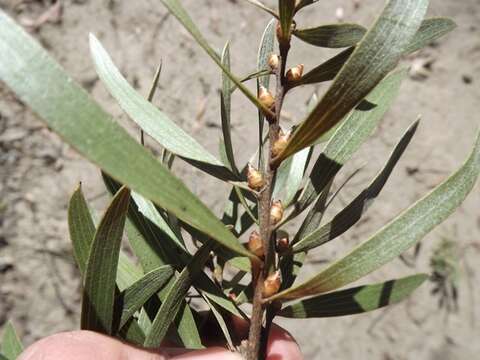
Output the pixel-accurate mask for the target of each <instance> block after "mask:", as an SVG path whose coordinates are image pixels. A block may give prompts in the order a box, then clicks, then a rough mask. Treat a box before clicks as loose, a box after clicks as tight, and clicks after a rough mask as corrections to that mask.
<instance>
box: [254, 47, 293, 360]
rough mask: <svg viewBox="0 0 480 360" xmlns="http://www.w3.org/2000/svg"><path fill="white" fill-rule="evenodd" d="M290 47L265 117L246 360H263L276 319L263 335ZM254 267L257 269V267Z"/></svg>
mask: <svg viewBox="0 0 480 360" xmlns="http://www.w3.org/2000/svg"><path fill="white" fill-rule="evenodd" d="M289 49H290V44H289V43H288V44H280V62H279V66H278V68H277V69H276V71H275V75H276V93H275V116H274V117H272V116H269V115H267V116H266V119H267V121H268V123H269V130H268V134H269V135H268V137H269V151H268V155H267V162H266V164H267V165H266V169H265V171H264V176H265V188H264V189H263V190H262V191H261V193H260V196H259V199H258V203H259V227H260V236H261V238H262V241H263V248H264V253H265V255H264V261H263V263H261V264H260V265H259V266H258V267H255V266H256V265H255V264H252V274H253V279H252V281H253V288H254V295H253V307H252V317H251V320H250V331H249V337H248V350H247V360H258V359H260V360H263V359H265V356H266V348H267V346H266V343H267V341H268V333H266V331H268V330H269V328H270V324H271V322H272V321H273V318H274V316H275V311H274V309H273V308H272V309H269V311H268V319H267V324H266V329H265V331H264V333H263V336H262V325H263V318H264V312H265V309H266V308H267V307H268V306H270V305H266V304H264V302H263V296H262V293H263V287H264V281H265V279H266V278H267V277H268V275H269V274H271V273H273V272H274V271H275V233H274V231H273V228H274V226H273V224H271V223H270V209H271V206H272V193H273V186H274V183H275V177H276V173H277V168H276V167H274V166H272V163H271V160H272V148H273V145H274V144H275V142H276V141H277V139H278V136H279V132H280V115H281V111H282V106H283V101H284V95H285V93H286V89H287V80H286V77H285V69H286V63H287V56H288V51H289ZM254 267H255V268H254Z"/></svg>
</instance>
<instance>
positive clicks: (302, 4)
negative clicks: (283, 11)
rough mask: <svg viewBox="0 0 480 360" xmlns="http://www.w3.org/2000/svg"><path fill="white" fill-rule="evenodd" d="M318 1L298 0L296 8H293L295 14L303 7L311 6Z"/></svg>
mask: <svg viewBox="0 0 480 360" xmlns="http://www.w3.org/2000/svg"><path fill="white" fill-rule="evenodd" d="M317 1H318V0H300V1H298V4H297V6H296V7H295V12H297V11H299V10H300V9H302V8H304V7H305V6H308V5H312V4H314V3H316V2H317Z"/></svg>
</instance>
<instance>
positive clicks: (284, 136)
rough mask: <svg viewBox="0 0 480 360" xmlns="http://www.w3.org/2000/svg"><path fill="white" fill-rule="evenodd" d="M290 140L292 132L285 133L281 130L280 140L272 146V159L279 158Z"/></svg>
mask: <svg viewBox="0 0 480 360" xmlns="http://www.w3.org/2000/svg"><path fill="white" fill-rule="evenodd" d="M289 139H290V131H288V132H286V133H284V132H283V131H282V130H280V133H279V134H278V139H277V140H276V141H275V142H274V143H273V145H272V157H274V158H275V157H277V155H278V154H280V153H281V152H282V151H283V150H285V148H286V147H287V144H288V140H289Z"/></svg>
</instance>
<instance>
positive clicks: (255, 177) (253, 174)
mask: <svg viewBox="0 0 480 360" xmlns="http://www.w3.org/2000/svg"><path fill="white" fill-rule="evenodd" d="M247 182H248V187H249V188H250V189H252V190H255V191H259V190H261V189H262V188H263V187H264V186H265V179H264V178H263V175H262V173H261V172H260V171H258V170H257V169H256V168H254V167H253V166H252V165H251V164H248V166H247Z"/></svg>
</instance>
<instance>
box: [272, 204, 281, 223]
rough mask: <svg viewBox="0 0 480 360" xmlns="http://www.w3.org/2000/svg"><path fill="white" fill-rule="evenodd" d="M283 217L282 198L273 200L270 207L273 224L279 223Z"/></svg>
mask: <svg viewBox="0 0 480 360" xmlns="http://www.w3.org/2000/svg"><path fill="white" fill-rule="evenodd" d="M282 218H283V204H282V202H281V201H280V200H276V201H274V202H273V204H272V207H271V208H270V223H271V224H272V225H276V224H278V223H279V222H280V221H281V220H282Z"/></svg>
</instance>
